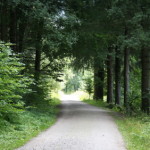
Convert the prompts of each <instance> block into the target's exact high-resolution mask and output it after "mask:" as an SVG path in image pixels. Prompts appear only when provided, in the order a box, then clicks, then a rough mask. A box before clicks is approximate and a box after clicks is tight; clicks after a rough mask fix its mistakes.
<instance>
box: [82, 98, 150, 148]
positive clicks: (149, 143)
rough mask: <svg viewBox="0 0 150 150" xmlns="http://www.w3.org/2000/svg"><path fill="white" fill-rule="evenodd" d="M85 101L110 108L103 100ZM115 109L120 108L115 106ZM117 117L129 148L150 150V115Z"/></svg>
mask: <svg viewBox="0 0 150 150" xmlns="http://www.w3.org/2000/svg"><path fill="white" fill-rule="evenodd" d="M83 101H84V102H85V103H88V104H90V105H94V106H97V107H103V108H108V104H106V103H105V102H102V101H94V100H83ZM115 110H118V109H116V108H115ZM121 116H122V117H116V116H115V119H116V123H117V125H118V128H119V130H120V132H121V133H122V135H123V138H124V140H125V143H126V147H127V149H128V150H150V116H147V115H145V114H142V113H141V114H139V115H136V116H125V115H121Z"/></svg>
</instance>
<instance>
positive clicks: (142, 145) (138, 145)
mask: <svg viewBox="0 0 150 150" xmlns="http://www.w3.org/2000/svg"><path fill="white" fill-rule="evenodd" d="M116 122H117V124H118V126H119V129H120V131H121V132H122V134H123V136H124V139H125V142H126V143H127V149H128V150H146V149H149V147H150V142H149V141H150V136H149V135H150V117H149V116H145V115H140V116H137V117H135V116H134V117H125V118H123V119H118V120H117V121H116Z"/></svg>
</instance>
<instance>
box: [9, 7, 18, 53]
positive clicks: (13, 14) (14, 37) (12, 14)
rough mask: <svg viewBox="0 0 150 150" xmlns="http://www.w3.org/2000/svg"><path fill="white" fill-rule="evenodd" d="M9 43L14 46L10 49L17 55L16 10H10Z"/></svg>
mask: <svg viewBox="0 0 150 150" xmlns="http://www.w3.org/2000/svg"><path fill="white" fill-rule="evenodd" d="M9 37H10V42H11V43H12V44H14V45H13V46H11V47H12V49H13V50H14V51H15V52H16V53H18V50H17V14H16V8H12V7H11V8H10V30H9Z"/></svg>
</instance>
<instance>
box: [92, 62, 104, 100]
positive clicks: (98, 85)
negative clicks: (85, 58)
mask: <svg viewBox="0 0 150 150" xmlns="http://www.w3.org/2000/svg"><path fill="white" fill-rule="evenodd" d="M103 89H104V64H101V65H99V66H98V67H97V65H95V66H94V99H95V100H103V96H104V90H103Z"/></svg>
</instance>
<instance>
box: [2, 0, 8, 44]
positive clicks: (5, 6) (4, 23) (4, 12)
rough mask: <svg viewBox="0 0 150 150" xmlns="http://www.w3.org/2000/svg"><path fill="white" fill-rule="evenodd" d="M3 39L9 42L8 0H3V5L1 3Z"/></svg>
mask: <svg viewBox="0 0 150 150" xmlns="http://www.w3.org/2000/svg"><path fill="white" fill-rule="evenodd" d="M1 14H2V15H0V17H1V26H0V27H1V28H0V32H1V37H0V38H1V40H2V41H4V42H8V4H7V0H2V5H1Z"/></svg>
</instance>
